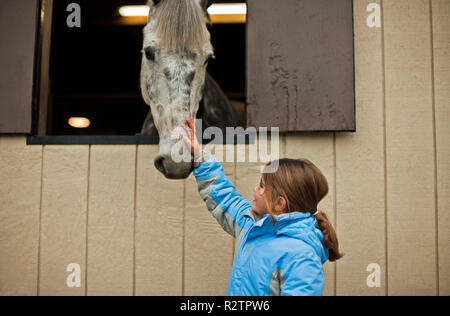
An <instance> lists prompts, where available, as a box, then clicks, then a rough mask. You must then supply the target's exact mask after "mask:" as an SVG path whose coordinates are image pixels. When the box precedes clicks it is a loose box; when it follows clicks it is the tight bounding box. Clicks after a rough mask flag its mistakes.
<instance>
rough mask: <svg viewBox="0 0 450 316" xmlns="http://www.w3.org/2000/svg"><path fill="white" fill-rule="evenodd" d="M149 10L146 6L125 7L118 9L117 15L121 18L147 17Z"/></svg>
mask: <svg viewBox="0 0 450 316" xmlns="http://www.w3.org/2000/svg"><path fill="white" fill-rule="evenodd" d="M149 11H150V8H149V7H148V6H146V5H126V6H123V7H120V9H119V14H120V15H121V16H148V12H149Z"/></svg>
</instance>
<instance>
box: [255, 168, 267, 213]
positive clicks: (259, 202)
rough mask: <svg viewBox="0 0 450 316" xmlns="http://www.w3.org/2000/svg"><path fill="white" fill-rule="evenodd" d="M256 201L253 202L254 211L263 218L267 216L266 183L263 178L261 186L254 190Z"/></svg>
mask: <svg viewBox="0 0 450 316" xmlns="http://www.w3.org/2000/svg"><path fill="white" fill-rule="evenodd" d="M253 193H254V197H255V199H254V200H253V201H252V202H253V203H252V211H253V212H255V213H256V214H258V215H259V216H263V215H265V214H267V204H266V201H264V183H263V180H262V177H261V180H260V182H259V184H258V185H257V186H256V187H255V188H254V189H253Z"/></svg>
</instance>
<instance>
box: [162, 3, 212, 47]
mask: <svg viewBox="0 0 450 316" xmlns="http://www.w3.org/2000/svg"><path fill="white" fill-rule="evenodd" d="M155 32H156V34H157V36H158V37H159V39H160V40H161V42H162V43H164V46H165V47H166V48H167V49H169V50H170V51H173V52H177V53H182V52H187V51H194V50H198V49H201V48H202V47H203V46H204V45H205V42H207V41H209V35H208V34H209V33H208V30H207V29H206V23H205V12H204V11H203V9H202V8H201V7H200V6H199V5H198V3H197V2H196V1H195V0H164V1H161V2H160V3H159V4H158V10H156V15H155Z"/></svg>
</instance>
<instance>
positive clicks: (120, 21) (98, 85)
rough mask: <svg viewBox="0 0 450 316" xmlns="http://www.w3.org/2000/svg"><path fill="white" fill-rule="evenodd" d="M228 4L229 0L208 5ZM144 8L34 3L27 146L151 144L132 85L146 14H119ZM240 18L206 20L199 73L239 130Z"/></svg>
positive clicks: (83, 0) (139, 0)
mask: <svg viewBox="0 0 450 316" xmlns="http://www.w3.org/2000/svg"><path fill="white" fill-rule="evenodd" d="M230 2H236V1H229V0H228V1H226V0H225V1H224V0H218V1H216V2H215V3H218V4H220V3H230ZM146 4H147V1H146V0H135V1H124V0H79V1H73V0H42V1H41V4H40V11H41V13H42V16H43V18H42V20H41V25H40V32H39V54H40V58H39V65H38V69H39V75H38V77H37V79H38V80H37V83H38V89H37V91H36V94H35V97H36V98H37V102H36V103H37V104H36V113H37V115H36V116H35V120H34V121H33V122H34V126H33V132H34V133H33V136H32V137H29V138H28V143H47V144H59V143H62V144H67V143H75V144H84V143H90V144H99V143H116V144H117V143H139V144H142V143H146V144H158V142H159V139H158V137H157V136H155V135H151V136H149V135H147V134H145V135H144V132H143V128H144V125H145V124H146V122H145V120H146V118H147V116H148V114H149V111H150V107H149V106H148V105H147V104H146V103H145V102H144V99H143V97H142V94H141V88H140V72H141V62H142V46H143V44H142V43H143V29H144V27H145V25H146V23H147V17H146V16H145V14H146V13H145V11H137V13H136V14H134V13H131V14H127V13H124V12H125V11H123V9H124V7H125V6H130V5H133V6H138V7H137V9H141V10H142V7H144V8H145V5H146ZM244 5H245V3H244ZM139 6H140V7H139ZM77 12H79V16H80V18H81V19H80V20H78V21H77V16H76V14H77ZM245 21H246V17H245V14H244V15H242V14H234V15H211V24H209V25H208V30H209V32H210V33H211V42H212V45H213V47H214V54H215V59H213V60H211V61H210V62H209V65H208V68H207V72H208V74H209V76H208V78H209V80H210V81H212V82H214V83H217V86H218V87H219V88H218V89H220V90H221V92H223V93H224V94H225V95H226V97H227V100H228V102H230V106H232V107H233V110H234V111H236V113H238V115H239V122H238V123H239V124H238V125H237V126H241V127H242V128H243V129H245V128H246V126H245V122H246V118H245V100H246V95H245V77H246V76H245V70H246V69H245V56H246V52H245V49H246V46H245V40H246V37H245V34H246V33H245V32H246V24H245ZM201 109H202V106H200V110H199V114H198V115H197V118H201V117H200V115H201V113H200V111H201ZM237 126H236V127H237Z"/></svg>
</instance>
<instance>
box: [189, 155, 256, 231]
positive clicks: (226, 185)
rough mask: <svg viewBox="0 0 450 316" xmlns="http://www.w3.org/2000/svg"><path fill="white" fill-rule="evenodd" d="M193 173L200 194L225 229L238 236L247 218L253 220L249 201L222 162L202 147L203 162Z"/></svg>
mask: <svg viewBox="0 0 450 316" xmlns="http://www.w3.org/2000/svg"><path fill="white" fill-rule="evenodd" d="M194 176H195V178H196V180H197V185H198V192H199V193H200V196H201V198H202V199H203V201H205V203H206V206H207V207H208V210H209V211H210V212H211V214H212V215H213V216H214V217H215V218H216V220H217V221H218V222H219V224H220V225H221V226H222V227H223V229H224V230H225V231H226V232H227V233H229V234H230V235H232V236H233V237H237V235H238V234H239V233H240V232H241V231H242V228H243V227H244V225H245V223H246V222H247V221H249V220H252V221H254V218H253V216H252V212H251V209H252V205H251V203H250V202H249V201H247V200H246V199H245V198H244V197H243V196H242V195H241V194H239V193H238V192H237V190H236V187H235V186H234V185H233V184H232V183H231V181H230V180H229V179H228V178H227V176H226V175H225V173H224V171H223V166H222V164H221V163H220V162H218V161H217V160H216V159H215V158H214V157H213V156H212V155H211V154H210V153H209V152H207V151H203V158H202V162H201V164H200V165H199V166H198V167H197V168H196V169H195V170H194Z"/></svg>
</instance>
